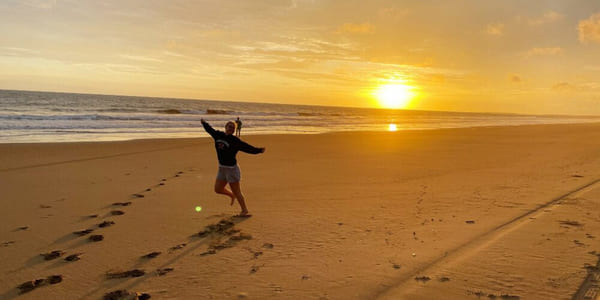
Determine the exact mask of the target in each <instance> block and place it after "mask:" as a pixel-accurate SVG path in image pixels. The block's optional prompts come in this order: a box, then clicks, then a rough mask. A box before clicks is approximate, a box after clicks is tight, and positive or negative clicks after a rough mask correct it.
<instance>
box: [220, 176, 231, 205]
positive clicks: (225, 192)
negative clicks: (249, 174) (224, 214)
mask: <svg viewBox="0 0 600 300" xmlns="http://www.w3.org/2000/svg"><path fill="white" fill-rule="evenodd" d="M226 185H227V181H223V180H219V179H217V180H216V181H215V193H217V194H223V195H227V196H229V197H230V198H231V202H230V203H229V205H233V202H234V201H235V195H234V194H233V193H232V192H230V191H229V190H228V189H226V188H225V186H226Z"/></svg>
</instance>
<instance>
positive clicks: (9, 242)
mask: <svg viewBox="0 0 600 300" xmlns="http://www.w3.org/2000/svg"><path fill="white" fill-rule="evenodd" d="M15 242H16V241H8V242H4V243H2V247H8V246H10V245H12V244H14V243H15Z"/></svg>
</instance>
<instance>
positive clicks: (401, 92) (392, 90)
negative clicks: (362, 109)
mask: <svg viewBox="0 0 600 300" xmlns="http://www.w3.org/2000/svg"><path fill="white" fill-rule="evenodd" d="M373 94H374V96H375V98H377V100H378V101H379V105H380V106H381V107H383V108H394V109H397V108H406V107H407V106H408V104H409V103H410V100H412V98H414V97H415V92H414V91H413V87H411V86H408V85H404V84H384V85H382V86H380V87H378V88H377V89H376V90H375V92H374V93H373Z"/></svg>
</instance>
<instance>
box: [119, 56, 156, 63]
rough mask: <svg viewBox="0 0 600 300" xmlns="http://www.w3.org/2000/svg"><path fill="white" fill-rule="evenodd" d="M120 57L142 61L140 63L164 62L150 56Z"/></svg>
mask: <svg viewBox="0 0 600 300" xmlns="http://www.w3.org/2000/svg"><path fill="white" fill-rule="evenodd" d="M119 57H121V58H124V59H128V60H135V61H140V62H162V60H160V59H158V58H155V57H150V56H142V55H128V54H121V55H119Z"/></svg>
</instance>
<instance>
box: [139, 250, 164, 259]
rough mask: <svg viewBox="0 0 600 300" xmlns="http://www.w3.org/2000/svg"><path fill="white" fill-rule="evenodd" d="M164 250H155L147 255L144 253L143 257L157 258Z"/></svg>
mask: <svg viewBox="0 0 600 300" xmlns="http://www.w3.org/2000/svg"><path fill="white" fill-rule="evenodd" d="M161 253H162V252H159V251H154V252H150V253H148V254H146V255H142V258H155V257H157V256H159V255H160V254H161Z"/></svg>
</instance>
